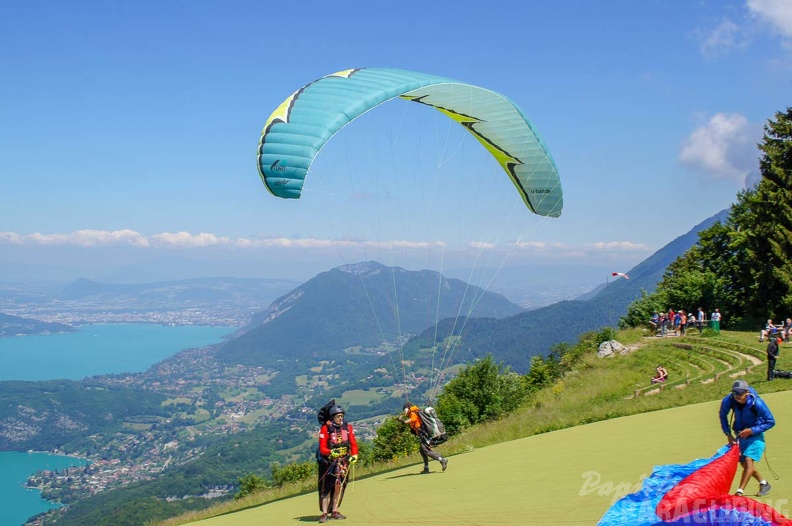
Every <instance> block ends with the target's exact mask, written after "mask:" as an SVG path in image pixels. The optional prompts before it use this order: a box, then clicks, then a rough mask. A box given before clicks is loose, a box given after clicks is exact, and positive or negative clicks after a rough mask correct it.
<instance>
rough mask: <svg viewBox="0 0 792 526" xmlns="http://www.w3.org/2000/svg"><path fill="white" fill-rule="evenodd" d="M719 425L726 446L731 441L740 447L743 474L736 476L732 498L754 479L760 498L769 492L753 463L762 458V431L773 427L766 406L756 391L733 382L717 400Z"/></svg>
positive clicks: (772, 421)
mask: <svg viewBox="0 0 792 526" xmlns="http://www.w3.org/2000/svg"><path fill="white" fill-rule="evenodd" d="M730 411H731V412H732V414H733V418H734V421H733V422H732V429H733V430H734V433H735V435H736V437H735V436H734V435H732V429H729V412H730ZM718 416H719V417H720V425H721V429H722V430H723V433H724V434H725V435H726V436H727V437H728V439H729V445H730V446H731V445H734V443H735V442H737V444H739V447H740V464H742V467H743V472H742V476H741V477H740V486H739V487H738V488H737V491H736V492H735V495H738V496H742V494H743V491H744V490H745V486H746V484H748V481H749V480H750V479H751V477H753V478H755V479H756V480H758V481H759V493H758V494H757V495H758V496H760V497H764V496H765V495H767V494H768V493H770V490H771V489H772V488H771V486H770V484H768V482H767V481H766V480H765V479H764V478H762V475H760V474H759V472H758V471H756V468H755V467H754V464H755V463H756V462H759V461H760V460H761V459H762V454H764V450H765V439H764V432H765V431H767V430H768V429H770V428H772V427H773V426H774V425H775V419H774V418H773V414H772V413H771V412H770V409H769V408H768V407H767V404H766V403H765V402H764V400H762V399H761V398H759V395H758V394H756V391H755V390H754V389H753V388H752V387H750V386H749V385H748V382H746V381H745V380H736V381H735V382H734V383H733V384H732V390H731V393H729V394H728V395H726V397H725V398H724V399H723V400H722V401H721V406H720V412H719V415H718Z"/></svg>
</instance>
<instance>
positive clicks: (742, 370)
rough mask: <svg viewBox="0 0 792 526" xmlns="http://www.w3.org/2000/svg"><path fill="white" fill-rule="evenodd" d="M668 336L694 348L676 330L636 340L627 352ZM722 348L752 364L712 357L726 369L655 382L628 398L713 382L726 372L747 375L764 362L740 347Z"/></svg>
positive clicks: (731, 376)
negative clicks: (669, 382)
mask: <svg viewBox="0 0 792 526" xmlns="http://www.w3.org/2000/svg"><path fill="white" fill-rule="evenodd" d="M688 336H691V335H688ZM694 337H695V336H694ZM666 338H669V339H675V340H678V341H677V342H674V343H671V345H673V346H675V347H678V348H682V349H688V350H690V349H692V348H693V344H692V343H690V341H689V340H688V341H687V342H686V341H685V339H684V336H681V335H678V334H676V333H674V332H669V333H668V334H666V335H665V336H662V337H660V336H645V337H644V338H643V339H642V340H640V341H639V342H636V343H634V344H630V345H627V346H625V347H626V352H635V351H637V350H639V349H641V348H643V347H646V346H647V345H649V344H650V343H652V342H655V341H664V340H665V339H666ZM714 343H716V342H713V344H714ZM715 347H717V346H715ZM721 350H722V351H724V352H728V354H730V355H732V356H735V357H738V358H739V359H740V362H741V363H743V361H747V362H749V363H750V365H748V366H747V367H742V366H740V367H737V366H732V365H731V364H730V363H729V362H728V361H726V360H724V359H720V358H716V357H710V358H709V360H711V362H716V363H718V364H719V365H720V366H721V367H722V368H724V369H725V370H723V371H721V372H713V373H712V375H711V376H707V377H704V374H703V373H702V374H701V375H698V376H696V377H694V378H692V379H686V380H685V381H684V382H681V383H675V382H671V384H670V385H665V384H655V385H654V386H647V387H643V388H640V389H636V390H635V392H634V393H633V394H632V395H631V396H629V397H628V398H634V397H637V396H648V395H654V394H657V393H660V392H662V391H663V389H665V388H667V387H673V388H675V389H684V388H686V387H687V386H688V385H690V383H691V382H692V381H699V382H701V383H704V384H707V383H712V382H714V381H715V380H717V379H718V378H720V377H721V376H723V375H724V374H727V375H728V376H729V377H730V378H737V377H740V376H744V375H746V374H747V373H748V372H750V370H751V369H752V368H753V367H755V366H757V365H759V364H761V363H764V360H762V359H760V358H757V357H756V356H754V355H752V354H749V353H747V352H742V351H741V350H740V349H735V348H729V349H728V351H726V350H725V349H721Z"/></svg>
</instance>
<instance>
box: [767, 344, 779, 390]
mask: <svg viewBox="0 0 792 526" xmlns="http://www.w3.org/2000/svg"><path fill="white" fill-rule="evenodd" d="M780 345H781V338H770V342H769V343H768V344H767V379H768V380H772V379H773V378H775V365H776V360H777V359H778V347H779V346H780Z"/></svg>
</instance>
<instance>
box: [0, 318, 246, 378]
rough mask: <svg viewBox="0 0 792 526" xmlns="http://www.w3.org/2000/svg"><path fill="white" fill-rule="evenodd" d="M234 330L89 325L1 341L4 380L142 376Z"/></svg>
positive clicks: (2, 375)
mask: <svg viewBox="0 0 792 526" xmlns="http://www.w3.org/2000/svg"><path fill="white" fill-rule="evenodd" d="M233 331H234V328H233V327H203V326H196V325H185V326H180V325H179V326H166V325H143V324H140V325H134V324H130V325H85V326H83V327H80V328H79V330H78V331H77V332H73V333H67V334H43V335H36V336H14V337H12V338H0V364H2V365H0V380H55V379H67V380H79V379H81V378H85V377H88V376H95V375H99V374H110V373H139V372H143V371H145V370H146V369H148V368H149V367H150V366H151V365H154V364H155V363H157V362H159V361H161V360H164V359H165V358H167V357H169V356H172V355H174V354H176V353H177V352H179V351H181V350H182V349H190V348H194V347H203V346H205V345H210V344H212V343H218V342H220V341H221V340H222V337H223V336H225V335H227V334H231V333H232V332H233Z"/></svg>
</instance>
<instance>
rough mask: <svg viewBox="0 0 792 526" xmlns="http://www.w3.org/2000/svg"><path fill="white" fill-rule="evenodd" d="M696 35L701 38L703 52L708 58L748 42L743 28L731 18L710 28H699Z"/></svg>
mask: <svg viewBox="0 0 792 526" xmlns="http://www.w3.org/2000/svg"><path fill="white" fill-rule="evenodd" d="M695 36H696V37H697V38H698V40H699V45H700V49H701V54H702V55H704V57H706V58H715V57H717V56H720V55H724V54H727V53H728V52H730V51H731V50H733V49H738V48H741V47H744V46H745V43H746V41H745V38H744V36H743V31H742V29H741V28H740V26H738V25H737V24H735V23H734V22H732V21H731V20H724V21H722V22H721V23H720V24H718V25H717V26H716V27H714V28H712V29H709V30H702V29H699V30H697V31H696V32H695Z"/></svg>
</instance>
